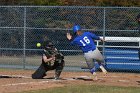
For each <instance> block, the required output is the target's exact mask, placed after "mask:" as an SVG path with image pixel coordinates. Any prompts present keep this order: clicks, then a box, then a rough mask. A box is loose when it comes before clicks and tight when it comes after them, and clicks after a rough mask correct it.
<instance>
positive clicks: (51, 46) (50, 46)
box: [44, 41, 55, 49]
mask: <svg viewBox="0 0 140 93" xmlns="http://www.w3.org/2000/svg"><path fill="white" fill-rule="evenodd" d="M54 48H55V47H54V44H53V43H52V42H51V41H46V42H45V44H44V49H54Z"/></svg>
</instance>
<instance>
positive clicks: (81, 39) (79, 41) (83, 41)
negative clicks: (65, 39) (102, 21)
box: [71, 32, 100, 53]
mask: <svg viewBox="0 0 140 93" xmlns="http://www.w3.org/2000/svg"><path fill="white" fill-rule="evenodd" d="M99 39H100V37H99V36H96V35H95V34H93V33H90V32H84V33H83V34H82V35H81V36H77V37H76V38H74V40H73V41H71V44H72V45H78V46H79V47H80V48H81V49H82V51H83V52H84V53H86V52H88V51H90V50H95V49H96V46H95V43H94V40H99Z"/></svg>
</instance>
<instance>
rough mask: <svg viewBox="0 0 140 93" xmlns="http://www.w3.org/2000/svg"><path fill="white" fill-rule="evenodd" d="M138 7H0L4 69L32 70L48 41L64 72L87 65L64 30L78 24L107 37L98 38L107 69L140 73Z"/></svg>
mask: <svg viewBox="0 0 140 93" xmlns="http://www.w3.org/2000/svg"><path fill="white" fill-rule="evenodd" d="M139 13H140V8H138V7H133V8H130V7H87V6H0V67H1V68H2V67H4V68H23V69H33V68H37V67H38V66H39V65H40V64H41V52H42V49H41V48H37V47H36V43H38V42H40V43H42V42H43V41H44V40H46V39H49V40H52V41H53V42H54V43H55V46H56V48H57V49H58V50H60V51H61V52H62V53H63V54H64V56H65V61H66V66H65V69H66V70H81V67H82V66H86V64H85V60H84V58H83V53H82V52H81V50H80V49H79V47H77V46H71V45H70V43H69V41H68V40H67V39H66V32H70V33H72V29H71V28H72V26H73V25H74V24H80V25H81V27H82V30H83V31H90V32H93V33H95V34H97V35H98V36H101V37H103V38H105V39H107V40H108V41H107V42H105V43H101V42H97V45H98V47H99V49H100V51H101V52H102V54H103V55H104V57H105V60H106V68H107V69H108V70H116V71H119V70H121V71H122V70H124V71H128V70H129V71H140V59H139V56H140V54H139V51H140V50H139V49H140V31H139V30H137V28H138V24H137V21H136V16H137V15H138V14H139Z"/></svg>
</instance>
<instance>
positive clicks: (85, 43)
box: [80, 36, 90, 46]
mask: <svg viewBox="0 0 140 93" xmlns="http://www.w3.org/2000/svg"><path fill="white" fill-rule="evenodd" d="M80 42H81V43H82V45H83V46H86V45H87V44H89V43H90V40H89V39H88V37H87V36H85V37H84V38H83V39H82V40H80Z"/></svg>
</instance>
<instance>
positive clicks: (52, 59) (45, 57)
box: [43, 54, 55, 63]
mask: <svg viewBox="0 0 140 93" xmlns="http://www.w3.org/2000/svg"><path fill="white" fill-rule="evenodd" d="M43 60H44V62H45V63H47V62H50V61H54V60H55V56H51V57H50V58H49V57H47V56H46V55H45V54H43Z"/></svg>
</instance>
